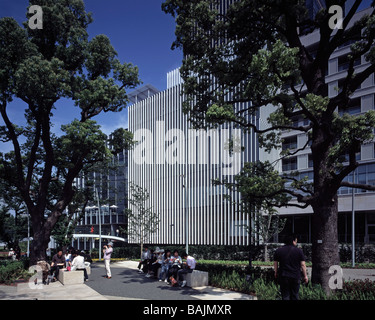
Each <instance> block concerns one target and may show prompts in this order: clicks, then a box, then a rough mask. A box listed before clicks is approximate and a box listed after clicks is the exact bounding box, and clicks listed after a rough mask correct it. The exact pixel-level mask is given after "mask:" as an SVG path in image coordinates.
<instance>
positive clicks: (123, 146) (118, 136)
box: [109, 128, 135, 154]
mask: <svg viewBox="0 0 375 320" xmlns="http://www.w3.org/2000/svg"><path fill="white" fill-rule="evenodd" d="M133 138H134V135H133V133H132V132H130V131H128V130H126V129H124V128H118V129H116V130H115V131H113V133H112V134H111V137H110V138H109V146H110V147H112V148H113V149H112V152H113V153H115V154H116V153H119V152H121V151H123V150H130V149H131V148H132V147H133V145H134V144H135V141H134V139H133Z"/></svg>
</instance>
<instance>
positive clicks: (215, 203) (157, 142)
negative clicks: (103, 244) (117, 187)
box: [129, 70, 266, 245]
mask: <svg viewBox="0 0 375 320" xmlns="http://www.w3.org/2000/svg"><path fill="white" fill-rule="evenodd" d="M167 79H168V88H167V89H166V90H165V91H161V92H158V93H155V94H154V95H152V96H151V97H147V98H144V99H143V100H140V99H137V101H138V102H137V103H134V104H133V105H131V106H130V107H129V130H130V131H131V132H133V134H135V138H134V139H135V140H136V141H138V142H139V144H138V146H136V147H135V148H134V150H131V151H129V182H132V183H135V184H137V185H140V186H142V187H143V188H145V189H146V190H147V191H148V192H149V193H150V203H149V204H148V205H149V206H150V207H152V209H153V210H154V212H155V213H157V214H158V215H159V217H160V223H159V224H158V225H157V226H155V232H154V233H152V234H150V238H149V243H157V244H185V243H186V242H188V243H189V244H192V245H198V244H199V245H247V244H249V240H250V239H249V235H248V233H247V231H246V229H245V227H244V226H249V218H248V216H247V215H246V214H245V213H243V212H241V211H240V210H238V208H237V207H236V205H235V204H233V203H231V202H230V201H228V200H226V196H227V195H230V196H231V199H232V200H235V201H238V200H239V195H238V194H234V193H233V194H229V193H228V191H227V189H226V188H225V187H224V186H216V185H214V184H213V180H215V179H219V180H223V179H224V178H226V179H228V181H231V179H233V176H234V175H235V174H236V173H239V171H240V169H241V167H242V165H243V163H244V162H251V161H256V160H258V159H259V146H258V140H257V137H256V135H255V134H254V133H249V134H244V133H242V132H241V131H240V130H236V129H233V128H231V127H220V128H219V129H217V130H208V131H204V130H194V129H193V128H191V126H190V124H189V121H188V118H187V115H185V114H184V113H183V111H182V103H183V99H184V97H183V96H182V95H181V92H182V91H181V90H182V81H181V78H180V76H179V73H178V70H175V71H172V72H170V73H169V74H168V75H167ZM145 90H147V88H145ZM238 107H239V108H240V107H241V106H240V105H239V106H238ZM260 116H261V115H257V116H253V118H252V119H250V121H252V122H253V123H254V124H259V118H260ZM264 118H266V116H264ZM229 138H230V139H233V140H231V141H236V143H238V146H239V145H244V146H246V149H245V151H244V152H241V151H234V152H233V153H232V154H231V153H230V151H229V150H228V145H229V141H230V140H229ZM129 197H131V195H130V194H129ZM129 208H130V209H132V207H131V206H129ZM132 241H134V242H137V241H136V239H134V240H131V236H130V235H129V242H132Z"/></svg>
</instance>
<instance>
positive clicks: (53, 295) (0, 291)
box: [0, 261, 256, 300]
mask: <svg viewBox="0 0 375 320" xmlns="http://www.w3.org/2000/svg"><path fill="white" fill-rule="evenodd" d="M95 265H96V266H98V267H99V268H102V267H103V266H102V265H101V264H95ZM137 265H138V263H137V262H134V261H121V262H114V263H112V264H111V268H122V269H124V270H133V271H134V272H135V271H136V270H138V269H137ZM134 276H135V277H137V276H139V275H138V274H137V273H136V272H135V273H134ZM95 280H96V279H95V278H92V279H91V278H90V280H89V281H92V282H94V281H95ZM112 280H114V279H112ZM109 281H111V280H109ZM108 283H110V282H108ZM155 283H158V282H156V281H155ZM123 289H124V290H126V286H125V285H124V286H123ZM193 292H194V293H193V294H191V295H190V296H188V297H187V298H188V299H191V300H254V297H252V296H250V295H247V294H241V293H237V292H232V291H228V290H223V289H219V288H214V287H210V286H208V287H202V288H194V290H193ZM159 294H160V295H162V294H163V290H160V293H159ZM134 299H135V298H131V297H124V296H113V295H111V296H106V295H101V294H100V293H98V292H97V291H95V290H94V289H92V288H90V287H89V286H88V285H87V284H78V285H67V286H64V285H62V284H61V283H60V282H58V281H57V282H53V283H50V284H49V285H35V284H34V283H31V284H29V283H22V284H18V286H0V300H134ZM154 299H155V300H158V297H155V298H154ZM255 299H256V298H255ZM137 300H138V299H137Z"/></svg>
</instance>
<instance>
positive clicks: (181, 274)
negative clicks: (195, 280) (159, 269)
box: [177, 252, 196, 287]
mask: <svg viewBox="0 0 375 320" xmlns="http://www.w3.org/2000/svg"><path fill="white" fill-rule="evenodd" d="M182 259H186V262H184V263H183V268H182V269H180V270H178V272H177V274H178V280H179V281H180V286H181V287H185V286H186V275H187V274H188V273H192V272H193V271H194V269H195V266H196V261H195V259H194V257H192V256H189V255H188V254H187V253H186V252H184V253H183V254H182Z"/></svg>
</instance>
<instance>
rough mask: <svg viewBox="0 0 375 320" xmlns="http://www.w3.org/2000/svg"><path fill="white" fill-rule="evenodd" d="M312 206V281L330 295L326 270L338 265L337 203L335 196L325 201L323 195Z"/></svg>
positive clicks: (328, 277)
mask: <svg viewBox="0 0 375 320" xmlns="http://www.w3.org/2000/svg"><path fill="white" fill-rule="evenodd" d="M320 198H324V199H321V200H322V201H317V203H316V204H314V205H313V209H314V213H313V215H312V279H311V282H312V283H313V284H320V285H321V286H322V288H323V289H324V291H325V292H326V293H327V294H330V292H331V290H330V288H329V285H328V283H329V279H330V277H331V275H330V274H329V273H328V270H329V268H330V267H331V266H333V265H339V264H340V256H339V246H338V231H337V217H338V202H337V195H336V196H334V197H333V198H331V199H327V198H326V197H325V196H324V195H322V196H321V197H320Z"/></svg>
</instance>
